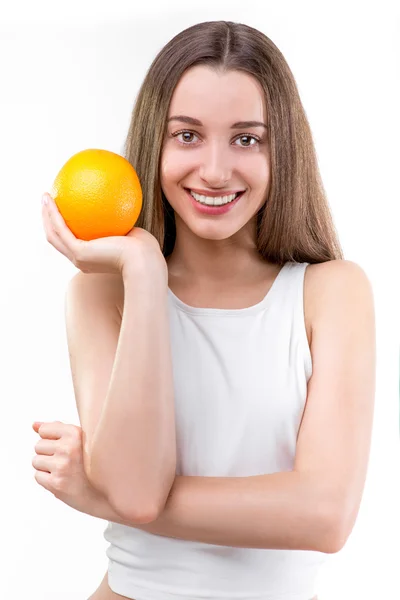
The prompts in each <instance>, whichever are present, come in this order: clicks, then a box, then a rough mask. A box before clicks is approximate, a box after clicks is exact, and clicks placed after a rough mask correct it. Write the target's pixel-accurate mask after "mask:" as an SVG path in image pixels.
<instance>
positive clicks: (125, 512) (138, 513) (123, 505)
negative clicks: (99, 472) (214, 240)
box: [108, 494, 161, 525]
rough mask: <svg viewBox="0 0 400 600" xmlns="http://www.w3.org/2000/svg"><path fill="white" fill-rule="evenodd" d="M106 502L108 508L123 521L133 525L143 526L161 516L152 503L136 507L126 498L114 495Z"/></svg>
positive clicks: (110, 495)
mask: <svg viewBox="0 0 400 600" xmlns="http://www.w3.org/2000/svg"><path fill="white" fill-rule="evenodd" d="M108 502H109V504H110V506H111V507H112V508H113V509H114V510H115V512H117V513H118V514H119V515H120V516H121V517H122V518H123V519H124V521H128V522H129V523H132V524H133V525H145V524H147V523H152V522H153V521H156V520H157V519H158V517H159V516H160V514H161V510H160V509H159V507H158V506H157V505H156V504H155V503H154V502H150V501H149V502H143V503H142V505H141V506H140V507H139V506H136V504H135V503H134V502H133V501H131V502H129V500H127V499H126V498H125V499H124V498H123V497H121V495H118V497H115V494H114V495H113V494H109V495H108Z"/></svg>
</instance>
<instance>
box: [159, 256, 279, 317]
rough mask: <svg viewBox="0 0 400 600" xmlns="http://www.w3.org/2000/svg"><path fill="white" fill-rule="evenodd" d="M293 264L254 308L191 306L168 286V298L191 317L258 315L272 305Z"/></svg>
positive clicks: (275, 280) (274, 282)
mask: <svg viewBox="0 0 400 600" xmlns="http://www.w3.org/2000/svg"><path fill="white" fill-rule="evenodd" d="M290 264H291V262H290V261H287V262H286V263H285V264H284V265H283V266H282V267H281V269H280V271H279V273H278V274H277V275H276V277H275V279H274V281H273V282H272V285H271V286H270V288H269V290H268V291H267V293H266V295H265V296H264V298H263V299H262V300H261V301H260V302H257V304H253V305H252V306H247V307H245V308H207V307H197V306H190V305H189V304H186V303H185V302H183V301H182V300H181V299H180V298H178V296H176V295H175V294H174V292H173V291H172V290H171V288H170V287H169V286H168V296H169V298H170V299H171V301H172V303H173V304H174V305H175V306H176V307H177V308H178V309H179V310H181V311H183V312H186V313H189V314H191V315H203V316H214V317H215V316H218V317H225V316H237V317H242V316H243V317H244V316H248V315H252V314H255V313H258V312H260V311H262V310H265V309H266V308H268V306H269V305H270V303H271V301H272V299H273V296H274V294H275V293H276V290H277V288H278V287H279V282H280V281H281V279H282V277H283V274H284V272H285V271H286V270H287V268H288V266H290Z"/></svg>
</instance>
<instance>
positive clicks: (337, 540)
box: [318, 510, 351, 554]
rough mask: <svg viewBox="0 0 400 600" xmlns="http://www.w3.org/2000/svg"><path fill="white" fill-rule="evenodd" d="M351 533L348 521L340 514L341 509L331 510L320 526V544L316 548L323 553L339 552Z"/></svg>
mask: <svg viewBox="0 0 400 600" xmlns="http://www.w3.org/2000/svg"><path fill="white" fill-rule="evenodd" d="M350 533H351V527H349V525H348V521H346V519H345V518H344V517H343V516H342V514H341V511H339V510H337V511H332V512H331V514H330V515H328V516H327V517H326V519H325V521H324V525H323V527H322V528H321V536H320V544H319V548H318V550H319V551H320V552H324V553H325V554H336V553H337V552H340V551H341V550H342V549H343V547H344V545H345V544H346V542H347V539H348V537H349V535H350Z"/></svg>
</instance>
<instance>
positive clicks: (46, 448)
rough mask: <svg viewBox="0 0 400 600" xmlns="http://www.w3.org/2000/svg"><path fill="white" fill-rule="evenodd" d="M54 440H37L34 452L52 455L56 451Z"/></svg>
mask: <svg viewBox="0 0 400 600" xmlns="http://www.w3.org/2000/svg"><path fill="white" fill-rule="evenodd" d="M56 443H57V442H56V440H39V441H38V442H37V444H36V445H35V452H36V454H46V455H47V456H53V455H54V454H55V452H56Z"/></svg>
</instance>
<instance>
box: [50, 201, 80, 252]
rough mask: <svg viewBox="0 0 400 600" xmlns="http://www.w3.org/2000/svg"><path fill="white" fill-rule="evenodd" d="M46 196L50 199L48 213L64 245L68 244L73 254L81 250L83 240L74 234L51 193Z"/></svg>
mask: <svg viewBox="0 0 400 600" xmlns="http://www.w3.org/2000/svg"><path fill="white" fill-rule="evenodd" d="M46 196H47V199H48V203H47V214H48V216H49V218H50V223H51V225H52V228H53V230H54V231H55V233H56V234H57V235H58V237H59V238H60V240H61V242H62V243H63V244H64V246H66V247H67V248H68V249H69V250H70V251H71V252H72V253H73V254H76V253H77V252H78V251H79V248H80V246H81V242H82V240H78V238H76V237H75V236H74V234H73V233H72V231H71V230H70V228H69V227H68V226H67V224H66V222H65V221H64V219H63V217H62V215H61V213H60V211H59V210H58V208H57V205H56V203H55V202H54V200H53V198H52V197H51V196H50V194H46Z"/></svg>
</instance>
